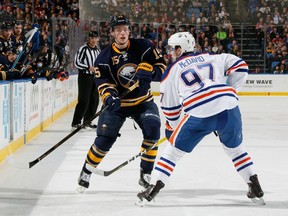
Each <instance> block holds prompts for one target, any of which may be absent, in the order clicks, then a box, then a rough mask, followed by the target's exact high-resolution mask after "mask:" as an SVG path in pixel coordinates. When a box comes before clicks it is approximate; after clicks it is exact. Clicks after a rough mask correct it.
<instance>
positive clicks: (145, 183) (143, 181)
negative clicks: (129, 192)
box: [138, 169, 151, 189]
mask: <svg viewBox="0 0 288 216" xmlns="http://www.w3.org/2000/svg"><path fill="white" fill-rule="evenodd" d="M150 179H151V174H150V173H144V171H143V170H142V169H141V170H140V179H139V181H138V183H139V185H140V186H142V187H144V189H146V188H148V187H149V182H150Z"/></svg>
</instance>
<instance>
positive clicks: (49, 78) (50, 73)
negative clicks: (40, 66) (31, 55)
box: [45, 70, 53, 81]
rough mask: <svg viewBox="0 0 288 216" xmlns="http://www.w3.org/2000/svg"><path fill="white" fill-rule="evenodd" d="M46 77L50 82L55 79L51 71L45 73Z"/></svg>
mask: <svg viewBox="0 0 288 216" xmlns="http://www.w3.org/2000/svg"><path fill="white" fill-rule="evenodd" d="M45 77H46V80H47V81H50V80H52V79H53V73H52V72H51V71H50V70H46V71H45Z"/></svg>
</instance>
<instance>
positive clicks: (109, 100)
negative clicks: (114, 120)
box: [104, 95, 121, 111]
mask: <svg viewBox="0 0 288 216" xmlns="http://www.w3.org/2000/svg"><path fill="white" fill-rule="evenodd" d="M104 105H105V106H108V108H107V109H108V110H110V111H117V110H119V109H120V108H121V101H120V98H118V97H113V96H112V95H109V96H107V97H106V98H105V100H104Z"/></svg>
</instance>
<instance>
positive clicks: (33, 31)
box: [9, 27, 38, 71]
mask: <svg viewBox="0 0 288 216" xmlns="http://www.w3.org/2000/svg"><path fill="white" fill-rule="evenodd" d="M37 31H38V28H36V27H34V28H33V29H32V30H30V31H29V32H27V33H26V34H25V37H26V38H27V37H28V39H27V41H26V43H25V44H24V46H23V48H22V50H21V52H20V53H19V54H18V56H17V58H16V60H15V61H14V63H13V65H12V67H11V68H10V69H9V71H13V70H14V68H15V67H16V65H17V64H18V62H19V60H20V58H21V56H22V55H23V53H24V52H25V50H26V46H27V45H28V44H29V43H30V41H31V40H32V38H33V36H34V34H35V33H36V32H37Z"/></svg>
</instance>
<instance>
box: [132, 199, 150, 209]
mask: <svg viewBox="0 0 288 216" xmlns="http://www.w3.org/2000/svg"><path fill="white" fill-rule="evenodd" d="M147 203H148V201H147V200H145V199H144V200H140V199H139V200H137V201H136V202H135V205H137V206H140V207H144V206H145V205H146V204H147Z"/></svg>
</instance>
